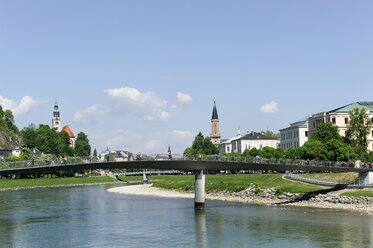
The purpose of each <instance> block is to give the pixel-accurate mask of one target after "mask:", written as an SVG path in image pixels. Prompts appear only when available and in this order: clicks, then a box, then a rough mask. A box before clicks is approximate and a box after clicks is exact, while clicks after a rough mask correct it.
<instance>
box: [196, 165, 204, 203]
mask: <svg viewBox="0 0 373 248" xmlns="http://www.w3.org/2000/svg"><path fill="white" fill-rule="evenodd" d="M194 192H195V193H194V209H195V210H204V209H205V175H203V170H200V171H197V173H196V175H195V191H194Z"/></svg>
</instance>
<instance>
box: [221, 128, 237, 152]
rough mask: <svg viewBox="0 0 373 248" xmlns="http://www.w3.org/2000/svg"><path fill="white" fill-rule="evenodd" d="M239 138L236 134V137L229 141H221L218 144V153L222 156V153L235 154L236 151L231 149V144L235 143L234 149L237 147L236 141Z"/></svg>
mask: <svg viewBox="0 0 373 248" xmlns="http://www.w3.org/2000/svg"><path fill="white" fill-rule="evenodd" d="M241 137H242V135H241V134H239V133H238V134H237V135H236V137H233V138H231V139H228V140H224V141H223V140H222V141H223V142H222V143H220V144H219V153H220V154H223V153H231V152H237V149H236V150H233V149H232V143H235V144H236V145H235V147H237V140H238V139H239V138H241Z"/></svg>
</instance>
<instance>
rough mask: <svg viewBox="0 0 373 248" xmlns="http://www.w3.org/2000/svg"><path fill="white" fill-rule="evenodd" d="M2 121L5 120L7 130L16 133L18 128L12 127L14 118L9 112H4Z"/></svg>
mask: <svg viewBox="0 0 373 248" xmlns="http://www.w3.org/2000/svg"><path fill="white" fill-rule="evenodd" d="M3 119H4V120H5V122H6V124H7V126H8V128H9V129H11V130H13V131H14V132H18V128H17V127H16V126H15V125H14V116H13V113H12V111H11V110H9V109H7V110H5V112H4V114H3Z"/></svg>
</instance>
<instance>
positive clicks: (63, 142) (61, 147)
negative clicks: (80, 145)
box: [56, 132, 75, 156]
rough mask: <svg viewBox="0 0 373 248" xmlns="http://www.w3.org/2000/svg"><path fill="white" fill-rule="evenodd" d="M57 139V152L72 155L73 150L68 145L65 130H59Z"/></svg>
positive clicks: (62, 154) (68, 141)
mask: <svg viewBox="0 0 373 248" xmlns="http://www.w3.org/2000/svg"><path fill="white" fill-rule="evenodd" d="M57 134H58V139H57V153H56V155H59V156H73V155H74V153H75V151H74V149H73V148H72V147H71V146H70V137H69V135H68V134H67V133H66V132H60V133H57Z"/></svg>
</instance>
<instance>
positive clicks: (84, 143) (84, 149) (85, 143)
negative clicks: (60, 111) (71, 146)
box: [75, 132, 91, 157]
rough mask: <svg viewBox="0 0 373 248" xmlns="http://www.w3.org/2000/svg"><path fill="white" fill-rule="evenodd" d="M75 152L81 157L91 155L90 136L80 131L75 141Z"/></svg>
mask: <svg viewBox="0 0 373 248" xmlns="http://www.w3.org/2000/svg"><path fill="white" fill-rule="evenodd" d="M75 153H76V155H77V156H79V157H85V156H90V155H91V146H90V145H89V140H88V136H87V135H86V134H85V133H83V132H80V133H78V136H77V138H76V142H75Z"/></svg>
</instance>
